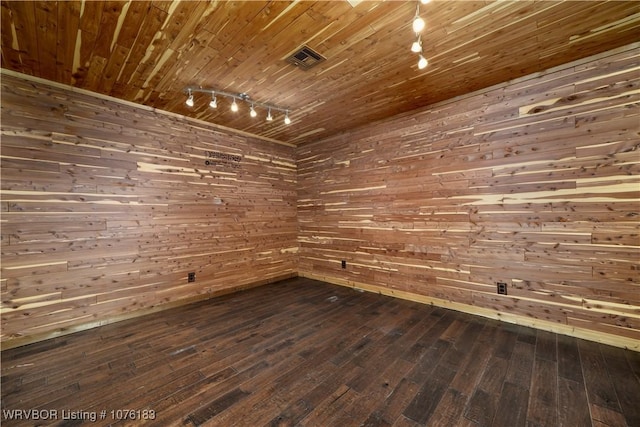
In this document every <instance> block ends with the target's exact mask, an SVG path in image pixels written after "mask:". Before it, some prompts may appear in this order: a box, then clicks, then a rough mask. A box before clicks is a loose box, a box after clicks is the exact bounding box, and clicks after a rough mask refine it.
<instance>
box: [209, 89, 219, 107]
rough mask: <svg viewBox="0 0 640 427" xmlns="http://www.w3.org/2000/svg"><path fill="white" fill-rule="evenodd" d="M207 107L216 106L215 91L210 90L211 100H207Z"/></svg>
mask: <svg viewBox="0 0 640 427" xmlns="http://www.w3.org/2000/svg"><path fill="white" fill-rule="evenodd" d="M209 107H211V108H218V100H217V99H216V93H215V92H211V102H209Z"/></svg>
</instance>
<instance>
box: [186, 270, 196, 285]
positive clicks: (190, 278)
mask: <svg viewBox="0 0 640 427" xmlns="http://www.w3.org/2000/svg"><path fill="white" fill-rule="evenodd" d="M195 281H196V273H194V272H191V273H189V274H188V275H187V282H189V283H191V282H195Z"/></svg>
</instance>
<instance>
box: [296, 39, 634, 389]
mask: <svg viewBox="0 0 640 427" xmlns="http://www.w3.org/2000/svg"><path fill="white" fill-rule="evenodd" d="M638 48H639V46H638V45H637V44H632V45H629V46H628V47H627V48H625V49H620V50H616V51H612V52H610V53H609V54H607V55H605V56H600V57H597V58H593V60H592V61H591V62H589V61H586V62H581V63H579V64H568V65H567V66H565V67H561V68H558V69H554V70H550V71H549V72H547V73H542V74H537V75H532V76H530V77H527V78H523V79H520V80H516V81H513V82H511V83H510V84H506V85H503V86H501V87H496V88H493V89H490V90H487V91H481V92H477V93H474V94H470V95H469V96H465V97H462V98H457V99H454V100H451V101H448V102H444V103H440V104H436V105H434V106H432V107H429V108H425V109H420V110H416V111H414V112H412V113H410V114H405V115H402V116H399V117H396V118H393V119H389V120H385V121H382V122H377V123H374V124H371V125H368V126H363V127H360V128H358V129H354V130H352V131H350V132H347V133H344V134H341V135H339V136H336V137H333V138H329V139H326V140H322V141H318V142H317V143H313V144H309V145H305V146H302V147H299V148H298V153H297V154H298V188H299V190H298V221H299V224H300V237H299V241H300V264H299V274H300V275H303V276H308V277H316V278H322V279H323V280H326V281H330V282H333V283H338V284H342V285H347V286H356V287H361V288H364V289H368V290H371V291H374V292H383V293H387V294H389V295H396V296H401V297H403V298H409V299H414V300H418V301H422V302H426V303H435V304H439V305H443V306H447V307H453V308H456V309H460V310H464V311H468V312H472V313H476V314H482V315H487V316H490V317H495V318H501V319H504V320H508V321H511V322H516V323H522V324H527V325H533V326H536V327H541V328H544V329H548V330H554V331H560V332H562V333H566V334H570V335H576V336H581V337H586V338H589V339H591V340H596V341H603V342H608V343H611V344H615V345H618V346H622V347H628V348H633V349H635V350H640V275H639V274H638V271H639V269H640V221H639V220H640V179H639V178H638V176H639V172H640V157H639V155H638V149H639V148H640V109H639V105H640V91H639V89H638V87H639V85H640V62H639V61H640V56H639V52H640V50H639V49H638ZM342 260H346V262H347V268H346V269H342V268H341V261H342ZM497 282H505V283H507V284H508V295H506V296H503V295H497V294H496V283H497ZM568 386H569V385H567V387H568ZM532 392H536V391H535V390H532ZM494 396H495V394H494ZM482 398H483V396H481V395H479V396H478V399H482ZM487 398H488V397H487Z"/></svg>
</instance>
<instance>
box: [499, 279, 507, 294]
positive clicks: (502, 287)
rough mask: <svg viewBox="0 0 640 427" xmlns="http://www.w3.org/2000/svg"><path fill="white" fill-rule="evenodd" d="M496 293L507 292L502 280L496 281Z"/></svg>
mask: <svg viewBox="0 0 640 427" xmlns="http://www.w3.org/2000/svg"><path fill="white" fill-rule="evenodd" d="M498 294H499V295H506V294H507V284H506V283H504V282H498Z"/></svg>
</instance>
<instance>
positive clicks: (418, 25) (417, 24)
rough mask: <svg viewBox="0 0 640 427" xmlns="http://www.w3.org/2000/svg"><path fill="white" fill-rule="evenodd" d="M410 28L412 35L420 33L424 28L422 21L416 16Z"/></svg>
mask: <svg viewBox="0 0 640 427" xmlns="http://www.w3.org/2000/svg"><path fill="white" fill-rule="evenodd" d="M412 27H413V32H414V33H419V32H420V31H422V30H424V27H425V23H424V19H422V18H420V17H419V16H418V15H416V17H415V18H413V24H412Z"/></svg>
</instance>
